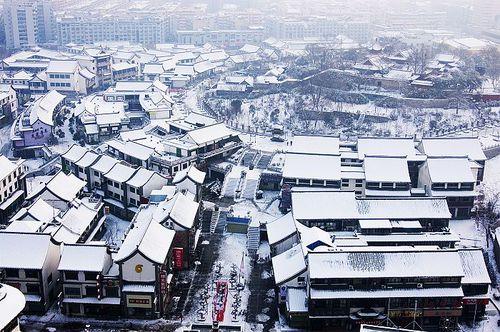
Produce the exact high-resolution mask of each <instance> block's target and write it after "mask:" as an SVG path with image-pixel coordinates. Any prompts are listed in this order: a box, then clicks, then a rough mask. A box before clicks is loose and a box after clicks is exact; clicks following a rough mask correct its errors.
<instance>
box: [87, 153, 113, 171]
mask: <svg viewBox="0 0 500 332" xmlns="http://www.w3.org/2000/svg"><path fill="white" fill-rule="evenodd" d="M118 163H119V161H118V160H116V159H115V158H113V157H110V156H107V155H101V156H100V157H99V160H97V162H96V163H95V164H94V165H92V166H91V167H90V168H91V169H92V170H94V171H98V172H100V173H104V174H105V173H107V172H109V170H110V169H112V168H113V166H115V165H116V164H118Z"/></svg>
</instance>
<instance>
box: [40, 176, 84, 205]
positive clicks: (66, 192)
mask: <svg viewBox="0 0 500 332" xmlns="http://www.w3.org/2000/svg"><path fill="white" fill-rule="evenodd" d="M85 185H86V182H85V181H83V180H80V179H79V178H77V177H76V176H74V175H73V174H69V175H67V174H65V173H64V172H59V173H57V174H56V175H55V176H54V177H53V178H52V179H51V180H50V181H49V182H48V183H47V184H46V185H45V187H46V188H47V190H49V191H50V192H51V193H53V194H54V195H56V196H57V197H59V198H60V199H62V200H64V201H66V202H71V201H72V200H73V199H75V198H76V197H77V195H78V193H79V192H80V191H81V190H82V189H83V188H84V187H85Z"/></svg>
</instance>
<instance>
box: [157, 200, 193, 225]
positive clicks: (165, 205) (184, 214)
mask: <svg viewBox="0 0 500 332" xmlns="http://www.w3.org/2000/svg"><path fill="white" fill-rule="evenodd" d="M198 208H199V204H198V203H197V202H195V201H193V200H192V199H189V198H188V197H187V196H186V195H185V194H183V193H181V192H178V193H177V194H175V196H174V197H173V198H172V199H170V200H166V201H163V202H161V203H160V204H158V208H157V209H156V211H155V212H154V214H153V219H154V220H155V221H157V222H158V223H164V222H166V221H167V220H171V221H172V222H173V223H174V224H176V225H179V226H180V227H182V228H184V229H190V228H192V227H193V224H194V222H195V220H196V214H197V212H198Z"/></svg>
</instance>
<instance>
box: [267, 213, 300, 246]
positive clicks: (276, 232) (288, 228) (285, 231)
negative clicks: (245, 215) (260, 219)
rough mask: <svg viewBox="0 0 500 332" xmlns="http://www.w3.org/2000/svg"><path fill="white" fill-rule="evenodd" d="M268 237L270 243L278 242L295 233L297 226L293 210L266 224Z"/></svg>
mask: <svg viewBox="0 0 500 332" xmlns="http://www.w3.org/2000/svg"><path fill="white" fill-rule="evenodd" d="M266 231H267V237H268V241H269V244H270V245H273V244H276V243H278V242H280V241H282V240H283V239H286V238H287V237H289V236H291V235H292V234H295V233H296V232H297V227H296V226H295V220H294V219H293V215H292V213H291V212H289V213H287V214H285V215H284V216H282V217H279V218H278V219H276V220H274V221H272V222H268V223H267V224H266Z"/></svg>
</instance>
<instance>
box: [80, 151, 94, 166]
mask: <svg viewBox="0 0 500 332" xmlns="http://www.w3.org/2000/svg"><path fill="white" fill-rule="evenodd" d="M97 158H99V155H98V154H97V153H94V152H92V151H87V153H85V154H84V155H83V157H82V158H81V159H80V160H78V161H77V162H76V165H77V166H79V167H83V168H86V167H89V166H90V165H92V164H93V163H94V162H95V161H96V160H97Z"/></svg>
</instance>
